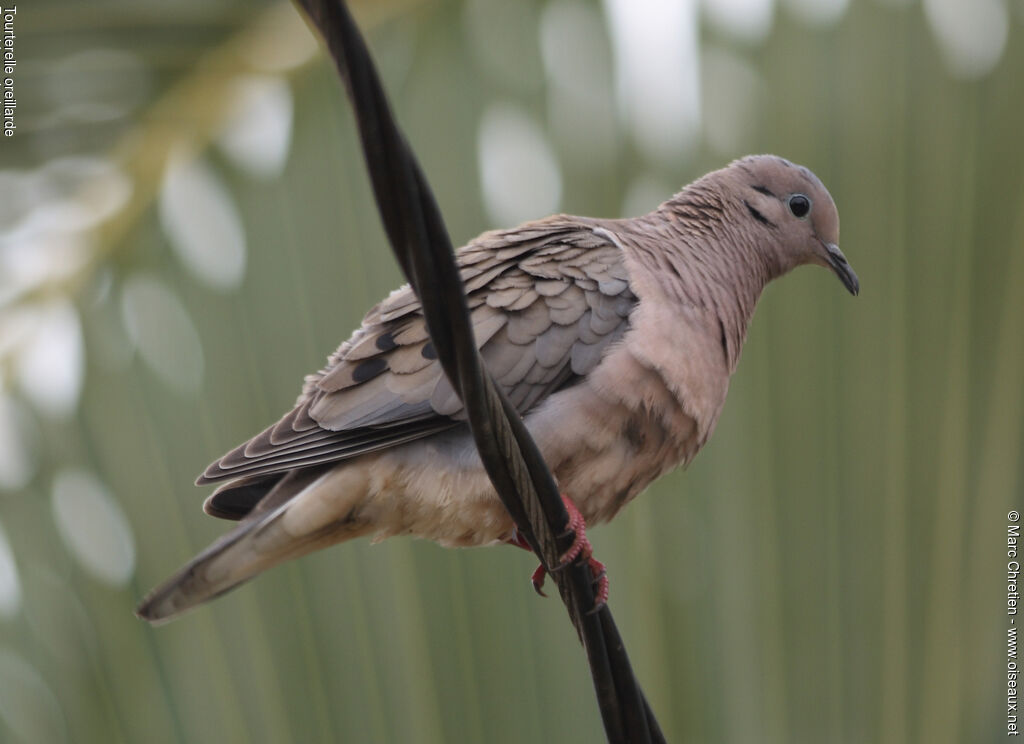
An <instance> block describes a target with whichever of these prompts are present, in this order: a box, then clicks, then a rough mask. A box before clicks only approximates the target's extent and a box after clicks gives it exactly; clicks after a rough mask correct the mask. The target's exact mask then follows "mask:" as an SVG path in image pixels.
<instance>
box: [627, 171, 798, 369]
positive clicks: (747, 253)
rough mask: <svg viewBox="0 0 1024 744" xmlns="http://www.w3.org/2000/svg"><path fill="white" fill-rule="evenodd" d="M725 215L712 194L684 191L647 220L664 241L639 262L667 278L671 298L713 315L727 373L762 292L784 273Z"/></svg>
mask: <svg viewBox="0 0 1024 744" xmlns="http://www.w3.org/2000/svg"><path fill="white" fill-rule="evenodd" d="M729 212H730V208H729V205H726V204H723V203H722V202H721V200H719V199H717V198H716V196H715V195H714V194H708V193H702V192H700V191H694V190H692V189H687V190H686V191H683V192H682V193H680V194H678V195H676V196H675V197H674V198H673V199H671V200H669V201H668V202H666V203H665V204H663V205H662V206H661V207H660V208H659V209H658V210H657V211H656V212H654V213H653V214H652V215H651V218H653V220H654V222H656V223H657V224H658V225H659V229H658V230H657V232H659V233H661V234H662V235H663V236H664V239H663V240H661V241H659V245H657V246H651V250H648V251H645V253H646V257H645V258H644V259H643V260H644V263H646V264H647V265H648V267H649V268H650V269H651V270H652V271H660V272H666V274H667V276H669V277H671V280H670V281H668V282H666V283H665V284H666V286H668V287H670V288H671V289H670V291H671V292H673V293H674V294H675V295H676V299H678V300H679V301H680V302H682V303H683V304H686V305H694V306H697V307H701V308H704V309H706V310H708V311H709V312H711V313H713V315H714V317H715V318H716V319H717V322H718V331H719V332H720V336H721V338H720V341H721V343H722V347H723V350H724V352H725V356H726V362H727V364H728V368H729V371H730V372H732V371H734V370H735V369H736V364H737V362H738V361H739V357H740V351H741V350H742V348H743V342H744V341H745V340H746V336H747V327H748V326H749V324H750V319H751V317H753V314H754V308H755V307H756V306H757V301H758V299H759V298H760V296H761V292H762V290H763V289H764V287H765V285H766V284H767V283H768V282H769V281H771V280H772V279H774V278H775V277H776V276H779V275H781V274H782V273H785V268H784V267H782V266H781V265H780V263H779V262H778V261H777V260H775V259H774V255H775V252H774V251H773V250H771V248H770V247H767V246H760V245H758V244H756V243H755V242H754V238H752V237H751V236H750V235H748V234H745V233H744V232H743V231H741V230H738V229H736V228H735V227H734V226H733V225H735V224H740V225H742V224H743V222H742V221H738V220H736V219H735V217H734V216H733V215H731V214H729ZM766 248H768V249H767V250H766Z"/></svg>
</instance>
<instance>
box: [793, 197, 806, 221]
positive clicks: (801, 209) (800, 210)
mask: <svg viewBox="0 0 1024 744" xmlns="http://www.w3.org/2000/svg"><path fill="white" fill-rule="evenodd" d="M789 211H790V212H792V213H793V216H794V217H796V218H797V219H799V220H802V219H804V218H806V217H807V215H808V214H810V213H811V200H810V199H808V198H807V197H806V196H804V195H803V194H793V196H791V197H789Z"/></svg>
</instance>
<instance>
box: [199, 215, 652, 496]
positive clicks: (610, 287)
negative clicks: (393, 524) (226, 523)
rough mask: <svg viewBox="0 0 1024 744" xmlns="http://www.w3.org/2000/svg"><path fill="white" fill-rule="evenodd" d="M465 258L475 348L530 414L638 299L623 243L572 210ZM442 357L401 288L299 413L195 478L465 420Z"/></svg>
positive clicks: (318, 455)
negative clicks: (573, 215)
mask: <svg viewBox="0 0 1024 744" xmlns="http://www.w3.org/2000/svg"><path fill="white" fill-rule="evenodd" d="M601 232H605V231H601ZM457 260H458V263H459V266H460V271H461V272H462V277H463V281H464V283H465V286H466V289H467V293H468V294H467V299H468V303H469V306H470V312H471V320H472V323H473V332H474V336H475V339H476V343H477V347H478V348H479V349H480V351H481V354H482V356H483V359H484V363H485V364H486V366H487V368H488V370H489V371H490V372H491V374H492V375H493V376H494V379H495V380H496V382H497V384H498V385H499V386H500V387H501V388H502V389H503V390H504V391H505V392H506V394H507V395H508V396H509V399H510V400H511V402H512V403H513V404H514V405H515V406H516V408H517V409H518V410H519V411H520V412H522V413H526V411H528V410H529V409H530V408H531V407H533V406H535V405H537V404H538V403H539V402H540V401H541V400H543V399H544V398H545V397H546V396H548V395H550V394H551V393H552V392H554V391H555V390H557V389H559V388H560V387H561V386H562V385H564V384H566V383H567V382H568V381H569V380H571V378H573V377H574V376H583V375H586V374H587V373H589V372H590V371H591V370H593V369H594V367H596V366H597V365H598V364H599V363H600V361H601V358H602V357H603V355H604V353H605V352H606V351H607V349H608V347H609V346H610V345H611V344H613V343H614V342H615V341H616V340H618V339H620V338H621V337H622V335H623V334H624V333H625V332H626V330H627V328H628V316H629V313H630V311H631V310H632V308H633V307H634V306H635V304H636V297H635V296H634V295H633V293H632V292H631V291H630V288H629V283H628V275H627V273H626V268H625V265H624V263H623V259H622V254H621V250H620V249H619V248H618V247H617V246H616V245H615V244H613V243H612V241H611V240H609V239H608V238H607V237H605V236H602V235H600V234H598V233H597V232H595V231H594V230H593V229H592V227H591V226H590V225H589V224H587V223H584V222H582V221H579V220H574V219H572V218H565V217H558V218H549V219H548V220H544V221H540V222H537V223H531V224H528V225H524V226H522V227H520V228H517V229H515V230H511V231H497V232H490V233H485V234H483V235H481V236H480V237H479V238H478V239H477V240H476V241H474V242H473V243H471V244H470V245H469V246H467V247H466V248H464V249H462V250H461V251H459V253H458V255H457ZM436 357H437V354H436V352H435V351H434V348H433V344H432V343H431V342H430V339H429V335H428V332H427V329H426V324H425V322H424V319H423V314H422V310H421V307H420V304H419V300H418V299H417V297H416V295H415V293H414V292H413V291H412V290H411V289H410V288H409V287H408V286H405V287H402V288H400V289H398V290H395V291H394V292H392V293H391V294H390V295H389V296H388V297H387V298H385V299H384V300H383V301H382V302H381V303H379V304H378V305H377V306H375V307H374V308H373V309H371V310H370V312H369V313H367V315H366V317H365V318H364V320H363V325H362V327H361V328H359V329H358V330H357V331H356V332H355V333H354V334H353V335H352V338H350V339H349V340H348V341H346V342H345V343H343V344H342V345H341V346H340V347H339V348H338V350H337V351H335V352H334V353H333V354H332V355H331V356H330V358H329V359H328V363H327V366H326V367H325V368H324V369H322V370H320V372H318V373H316V374H314V375H310V376H309V377H307V379H306V385H305V387H304V389H303V392H302V395H301V396H300V397H299V400H298V402H297V403H296V406H295V408H294V409H293V410H292V411H290V412H289V413H287V414H286V415H285V416H284V417H283V418H281V420H280V421H278V422H277V423H275V424H274V425H273V426H270V427H268V428H267V429H265V430H264V431H263V432H261V433H260V434H258V435H256V436H255V437H253V438H252V439H251V440H249V441H248V442H246V443H244V444H242V445H240V446H239V447H237V448H235V449H234V450H232V451H231V452H229V453H227V454H226V455H224V457H222V458H221V459H220V460H218V461H217V462H215V463H213V464H212V465H210V467H209V468H207V470H206V472H205V473H204V474H203V475H202V476H201V477H200V479H199V482H200V483H207V482H213V481H220V480H228V479H245V480H243V481H240V482H241V483H242V484H243V485H244V484H248V483H250V482H252V483H255V484H260V483H262V482H263V481H262V480H261V479H262V478H264V477H269V476H270V475H272V474H275V473H281V472H285V471H288V470H293V469H296V468H305V467H311V466H314V465H319V464H322V463H326V462H331V461H334V460H341V459H346V458H350V457H355V456H357V455H360V454H363V453H366V452H372V451H376V450H380V449H383V448H387V447H393V446H396V445H398V444H402V443H404V442H409V441H414V440H416V439H419V438H422V437H426V436H430V435H432V434H435V433H438V432H440V431H444V430H446V429H449V428H451V427H453V426H458V425H459V422H460V421H462V420H463V419H464V414H463V410H462V402H461V401H460V400H459V397H458V395H456V393H455V391H454V390H453V389H452V386H451V384H450V383H449V382H448V379H447V378H446V377H445V375H444V372H443V370H442V369H441V366H440V364H439V363H438V361H437V359H436ZM267 482H270V481H267ZM246 487H248V486H246ZM236 516H237V515H236Z"/></svg>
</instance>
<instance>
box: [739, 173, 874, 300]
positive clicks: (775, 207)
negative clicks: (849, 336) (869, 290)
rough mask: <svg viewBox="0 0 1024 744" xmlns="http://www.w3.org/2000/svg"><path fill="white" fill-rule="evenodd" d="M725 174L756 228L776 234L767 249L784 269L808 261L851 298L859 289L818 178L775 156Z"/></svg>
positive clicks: (832, 207)
mask: <svg viewBox="0 0 1024 744" xmlns="http://www.w3.org/2000/svg"><path fill="white" fill-rule="evenodd" d="M726 170H727V171H731V173H730V176H731V177H732V180H733V182H734V184H735V186H736V187H737V188H738V191H739V193H740V194H741V199H742V201H743V208H744V209H745V210H746V211H747V213H748V216H749V217H750V219H751V220H752V221H753V222H754V224H755V225H756V229H758V230H761V231H764V232H765V233H768V234H770V235H771V236H772V239H771V240H769V241H766V242H765V246H766V248H768V249H770V250H774V251H777V252H778V256H777V259H778V260H779V261H780V262H781V265H782V269H783V271H786V270H788V269H791V268H795V267H796V266H801V265H803V264H808V263H812V264H818V265H819V266H826V267H828V268H830V269H832V271H834V272H835V274H836V276H838V277H839V280H840V281H841V282H842V283H843V286H844V287H846V289H847V290H849V292H850V294H853V295H856V294H857V293H858V292H859V291H860V282H859V281H858V280H857V275H856V274H855V273H854V271H853V269H852V268H851V267H850V264H849V263H848V262H847V261H846V256H844V255H843V253H842V251H840V250H839V212H838V211H837V210H836V205H835V202H833V201H832V196H831V194H829V193H828V189H826V188H825V186H824V184H822V182H821V181H820V180H819V179H818V177H817V176H816V175H814V174H813V173H812V172H811V171H809V170H808V169H807V168H804V167H803V166H800V165H795V164H793V163H791V162H789V161H788V160H785V159H784V158H780V157H776V156H775V155H750V156H747V157H745V158H742V159H740V160H737V161H735V162H733V163H732V164H731V165H730V166H729V167H728V168H727V169H726ZM769 246H770V248H769Z"/></svg>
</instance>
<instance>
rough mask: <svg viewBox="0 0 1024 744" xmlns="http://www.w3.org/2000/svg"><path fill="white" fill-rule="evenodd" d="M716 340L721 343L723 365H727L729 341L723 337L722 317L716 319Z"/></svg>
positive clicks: (723, 325)
mask: <svg viewBox="0 0 1024 744" xmlns="http://www.w3.org/2000/svg"><path fill="white" fill-rule="evenodd" d="M718 340H719V341H720V342H721V344H722V354H723V355H724V356H725V365H726V366H727V367H728V366H729V342H728V341H727V340H726V337H725V324H724V323H723V322H722V319H721V318H719V319H718Z"/></svg>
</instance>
